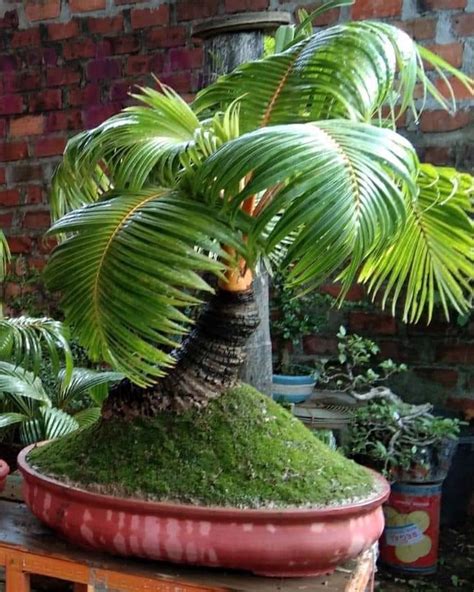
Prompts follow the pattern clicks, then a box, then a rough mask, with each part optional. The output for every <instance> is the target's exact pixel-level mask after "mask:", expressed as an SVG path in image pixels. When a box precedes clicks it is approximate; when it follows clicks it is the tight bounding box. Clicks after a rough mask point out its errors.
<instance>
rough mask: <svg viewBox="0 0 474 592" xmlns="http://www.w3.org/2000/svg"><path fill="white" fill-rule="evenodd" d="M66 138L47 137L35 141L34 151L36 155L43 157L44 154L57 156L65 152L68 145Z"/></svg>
mask: <svg viewBox="0 0 474 592" xmlns="http://www.w3.org/2000/svg"><path fill="white" fill-rule="evenodd" d="M66 141H67V140H66V138H63V137H59V138H58V137H51V136H49V137H46V138H42V139H41V140H38V141H37V142H35V146H34V153H35V156H37V157H38V158H41V157H43V156H57V155H59V154H62V153H63V152H64V148H65V146H66Z"/></svg>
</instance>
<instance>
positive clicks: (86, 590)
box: [73, 584, 95, 592]
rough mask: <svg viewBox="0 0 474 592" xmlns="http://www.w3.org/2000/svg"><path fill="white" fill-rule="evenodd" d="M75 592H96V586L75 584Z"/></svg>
mask: <svg viewBox="0 0 474 592" xmlns="http://www.w3.org/2000/svg"><path fill="white" fill-rule="evenodd" d="M73 592H95V586H93V585H89V584H74V586H73Z"/></svg>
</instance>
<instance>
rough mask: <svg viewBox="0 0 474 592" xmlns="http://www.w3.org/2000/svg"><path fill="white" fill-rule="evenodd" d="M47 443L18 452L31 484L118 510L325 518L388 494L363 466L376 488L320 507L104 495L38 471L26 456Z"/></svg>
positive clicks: (374, 503) (362, 509)
mask: <svg viewBox="0 0 474 592" xmlns="http://www.w3.org/2000/svg"><path fill="white" fill-rule="evenodd" d="M43 444H46V442H42V443H39V444H31V445H30V446H27V447H26V448H24V449H23V450H22V451H21V452H20V454H19V455H18V468H19V469H20V472H21V473H22V475H23V477H24V478H25V480H28V481H30V482H33V484H38V483H41V486H42V487H46V488H47V489H49V490H52V491H55V492H59V493H60V494H61V495H63V496H65V497H67V498H69V499H71V500H75V501H78V502H83V503H84V502H85V503H87V504H89V505H95V506H103V507H106V508H114V509H117V510H120V511H126V510H129V511H132V512H134V513H135V514H147V513H158V514H166V515H170V514H174V515H180V516H183V514H186V515H188V516H193V517H195V518H198V519H199V518H200V519H206V518H209V517H211V516H212V517H219V518H232V519H237V520H239V521H247V520H248V521H259V520H260V521H266V520H268V519H283V520H284V521H286V522H287V521H288V520H292V519H294V520H301V519H304V520H308V519H314V520H315V521H317V520H321V519H324V520H327V519H330V518H333V519H338V518H346V517H347V516H349V515H360V514H365V513H368V512H370V511H371V510H373V509H375V508H377V507H378V506H380V505H381V504H383V503H384V502H385V501H386V500H387V499H388V497H389V495H390V484H389V483H388V481H387V480H386V479H385V478H384V477H383V476H382V475H380V474H379V473H377V472H376V471H373V470H371V469H368V468H366V467H364V469H366V470H367V471H368V472H369V473H371V474H372V476H373V477H374V480H375V483H376V490H375V491H374V492H373V493H372V494H371V495H370V496H368V497H367V498H365V499H362V500H358V501H355V502H351V503H347V504H341V505H335V506H329V507H322V508H297V507H294V506H293V507H292V506H289V507H288V508H262V509H255V508H242V509H241V508H237V507H231V506H229V507H226V506H200V505H193V504H180V503H172V502H157V501H149V500H144V499H140V498H134V497H118V496H111V495H105V494H102V493H95V492H91V491H87V490H86V489H81V488H79V487H74V486H72V485H67V484H66V483H62V482H61V481H58V480H56V479H54V478H52V477H48V476H46V475H43V474H41V473H40V472H39V471H37V470H36V469H34V468H33V467H32V466H31V465H30V464H29V463H28V461H27V459H26V457H27V455H28V454H29V453H30V451H31V450H32V449H33V448H36V447H37V446H38V445H39V446H41V445H43Z"/></svg>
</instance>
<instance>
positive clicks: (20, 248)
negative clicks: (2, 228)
mask: <svg viewBox="0 0 474 592" xmlns="http://www.w3.org/2000/svg"><path fill="white" fill-rule="evenodd" d="M32 244H33V241H32V239H31V238H30V237H29V236H9V237H8V246H9V247H10V251H11V252H12V253H13V254H14V255H18V254H20V253H29V252H30V250H31V246H32Z"/></svg>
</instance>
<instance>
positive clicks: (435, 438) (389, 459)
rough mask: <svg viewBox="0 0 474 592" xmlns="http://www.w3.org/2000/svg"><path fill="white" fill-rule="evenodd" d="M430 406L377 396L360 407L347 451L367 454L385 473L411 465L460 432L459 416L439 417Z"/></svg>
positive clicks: (374, 464) (370, 460)
mask: <svg viewBox="0 0 474 592" xmlns="http://www.w3.org/2000/svg"><path fill="white" fill-rule="evenodd" d="M429 408H430V406H426V405H425V406H416V405H409V404H406V403H403V402H401V401H389V400H385V399H377V400H372V401H369V402H368V404H367V405H365V406H362V407H359V408H358V409H357V411H356V412H355V413H354V414H353V416H352V419H351V423H350V426H349V443H348V445H347V450H346V451H347V452H348V453H349V454H350V456H353V457H357V456H362V457H364V459H365V461H366V462H370V463H371V464H372V465H373V466H375V467H377V468H380V469H382V468H383V470H384V471H385V473H388V474H390V473H391V472H394V471H397V470H399V469H409V468H410V467H411V466H412V464H413V463H414V462H417V457H421V461H420V462H426V460H425V459H424V458H423V457H424V455H426V450H427V448H428V447H430V448H432V449H435V450H436V449H440V448H442V446H443V445H444V442H445V440H446V439H452V438H455V437H456V436H457V434H458V433H459V426H460V424H459V422H458V421H457V420H455V419H446V418H442V417H435V416H433V415H432V414H431V413H430V412H429V410H428V409H429Z"/></svg>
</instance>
